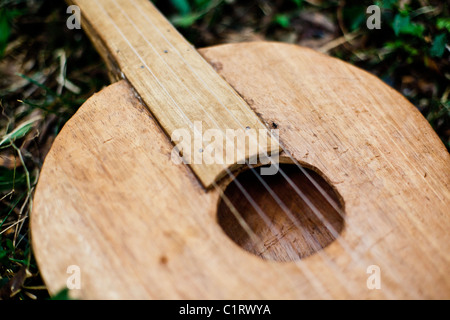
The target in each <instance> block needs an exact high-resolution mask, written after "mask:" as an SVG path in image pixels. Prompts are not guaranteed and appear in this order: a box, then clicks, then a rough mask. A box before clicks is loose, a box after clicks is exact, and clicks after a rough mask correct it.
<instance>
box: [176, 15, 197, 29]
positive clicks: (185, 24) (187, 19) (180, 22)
mask: <svg viewBox="0 0 450 320" xmlns="http://www.w3.org/2000/svg"><path fill="white" fill-rule="evenodd" d="M200 18H201V15H198V14H188V15H186V16H176V17H173V18H172V19H170V20H171V22H172V23H173V24H174V25H175V26H177V27H182V28H189V27H190V26H192V25H193V24H194V23H195V21H197V20H198V19H200Z"/></svg>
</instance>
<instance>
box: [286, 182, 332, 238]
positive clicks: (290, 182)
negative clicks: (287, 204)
mask: <svg viewBox="0 0 450 320" xmlns="http://www.w3.org/2000/svg"><path fill="white" fill-rule="evenodd" d="M290 183H292V181H291V182H290ZM330 231H331V230H330Z"/></svg>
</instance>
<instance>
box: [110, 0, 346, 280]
mask: <svg viewBox="0 0 450 320" xmlns="http://www.w3.org/2000/svg"><path fill="white" fill-rule="evenodd" d="M114 3H115V4H116V6H117V7H118V9H119V10H121V8H120V7H119V6H118V5H117V3H116V2H115V1H114ZM136 9H138V8H136ZM122 11H123V10H122ZM139 11H140V10H139ZM123 13H124V14H125V15H126V17H127V19H128V21H129V22H130V23H131V24H132V25H133V26H134V28H135V30H136V31H138V32H139V33H140V35H141V36H142V37H143V38H144V40H145V41H146V42H147V44H148V45H149V46H150V47H151V48H152V49H153V50H154V51H155V53H156V54H157V55H158V56H159V58H160V59H162V57H161V55H160V54H159V53H158V51H157V50H156V49H155V48H154V47H153V45H152V44H151V43H150V42H148V40H147V39H146V37H145V36H144V35H143V34H142V32H141V31H140V30H139V28H137V26H136V25H135V24H134V22H133V21H132V20H131V18H130V17H129V16H128V14H127V13H126V12H125V11H123ZM162 60H163V59H162ZM141 61H142V60H141ZM163 62H164V63H165V64H166V66H167V67H168V68H169V70H170V71H171V72H172V73H173V74H174V76H177V75H176V74H175V73H174V71H173V69H172V68H171V67H170V66H169V65H167V63H166V62H165V61H164V60H163ZM152 73H153V72H152ZM182 85H183V86H184V87H185V88H186V89H187V90H188V92H189V93H190V94H191V96H192V97H193V98H194V99H195V97H194V96H193V94H192V93H191V92H190V91H189V89H188V88H187V87H186V86H185V85H184V83H182ZM197 102H198V100H197ZM219 102H220V101H219ZM200 105H201V104H200ZM202 109H203V110H204V108H203V107H202ZM204 111H205V110H204ZM181 112H182V111H181ZM205 112H206V111H205ZM206 114H208V113H207V112H206ZM208 117H209V118H210V120H212V121H213V122H214V123H215V125H216V126H217V127H219V125H218V123H217V122H216V121H215V120H214V119H212V118H211V116H210V115H209V114H208ZM186 118H187V117H186ZM189 121H190V120H189ZM235 121H237V119H235ZM190 122H191V123H192V121H190ZM237 122H238V121H237ZM222 134H223V132H222ZM266 156H268V155H267V154H266ZM247 165H248V166H249V168H250V169H252V171H253V172H254V168H253V167H252V166H251V165H250V164H248V163H247ZM225 169H227V168H225ZM227 173H228V174H229V175H230V177H232V178H233V179H235V178H236V177H234V176H233V175H231V172H227ZM254 174H255V175H256V176H257V177H258V179H260V181H261V183H262V184H263V186H264V187H265V188H266V189H267V190H268V191H269V193H270V194H271V196H272V197H273V198H274V199H275V200H276V202H277V203H278V205H279V206H280V208H282V210H283V211H284V212H285V213H286V215H287V216H288V218H289V219H290V220H291V221H292V222H293V223H294V225H295V226H296V227H297V229H299V230H300V231H301V233H302V234H303V235H306V237H308V236H310V239H309V243H310V245H312V246H313V247H314V249H315V250H316V251H318V252H319V251H321V250H320V249H321V247H320V245H319V244H318V243H317V240H316V241H315V242H316V243H317V245H314V243H313V241H311V238H312V237H311V235H310V234H309V232H307V231H305V228H304V227H303V226H301V225H300V224H299V223H298V220H297V219H296V218H295V217H294V215H293V213H292V212H291V211H290V210H289V209H288V208H287V206H286V205H285V204H284V203H283V202H282V201H281V199H279V197H278V195H276V193H274V192H273V190H272V189H271V188H270V187H269V186H268V185H267V184H266V183H265V181H263V180H262V178H261V177H260V176H259V175H258V174H257V173H256V172H254ZM291 183H292V181H291ZM238 188H239V189H240V190H241V192H242V193H243V194H245V197H246V198H247V199H248V200H249V201H250V202H251V204H252V206H253V207H254V208H255V209H256V210H257V212H258V214H259V215H260V217H261V218H262V219H263V221H264V222H265V223H266V224H267V225H268V226H270V223H271V222H270V219H269V218H268V217H267V215H266V214H265V213H264V211H262V210H261V209H260V208H259V207H258V206H257V204H256V202H255V201H254V200H253V199H251V197H250V195H249V194H248V193H247V192H246V190H245V189H244V188H243V187H242V185H240V184H238ZM300 195H301V197H302V199H303V200H304V201H305V202H306V203H307V205H308V206H309V207H311V208H312V209H313V210H315V211H316V212H317V213H316V216H318V217H319V219H320V220H322V221H324V222H325V223H324V224H325V225H326V226H327V227H328V229H332V227H330V226H331V225H330V224H329V223H328V221H327V220H326V219H325V218H324V217H323V215H321V214H320V215H319V213H318V209H317V208H315V206H314V205H313V204H312V203H311V202H310V201H309V199H308V198H307V197H306V196H305V195H304V194H303V193H301V194H300ZM272 232H273V231H272ZM273 233H274V235H277V234H279V232H273ZM333 236H334V237H335V238H337V237H338V235H337V232H336V231H335V232H334V234H333ZM326 260H327V261H326V262H327V264H328V265H330V264H332V263H333V262H332V261H331V260H330V259H329V258H328V257H326ZM335 269H336V271H337V273H341V270H340V269H339V268H336V267H335ZM339 279H340V280H341V282H342V284H343V285H344V286H345V285H346V284H347V285H348V283H344V282H343V281H344V280H343V279H344V277H339Z"/></svg>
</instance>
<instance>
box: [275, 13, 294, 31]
mask: <svg viewBox="0 0 450 320" xmlns="http://www.w3.org/2000/svg"><path fill="white" fill-rule="evenodd" d="M274 21H275V22H276V23H277V24H279V25H280V26H282V27H283V28H289V26H290V25H291V19H290V18H289V17H288V16H287V15H286V14H277V15H275V17H274Z"/></svg>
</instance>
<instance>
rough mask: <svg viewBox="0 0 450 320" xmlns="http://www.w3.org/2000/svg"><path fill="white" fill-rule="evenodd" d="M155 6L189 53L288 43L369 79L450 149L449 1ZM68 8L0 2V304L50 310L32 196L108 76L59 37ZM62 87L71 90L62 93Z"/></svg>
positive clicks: (73, 39)
mask: <svg viewBox="0 0 450 320" xmlns="http://www.w3.org/2000/svg"><path fill="white" fill-rule="evenodd" d="M154 2H155V3H156V5H157V6H158V7H159V8H160V10H161V11H162V12H163V13H164V14H165V15H166V16H168V17H169V18H170V19H171V21H172V22H173V23H174V24H175V25H176V26H177V27H178V28H179V30H180V31H181V32H182V33H183V34H184V35H185V36H186V38H187V39H188V40H189V41H191V42H192V43H193V44H194V45H195V46H197V47H203V46H209V45H215V44H219V43H226V42H236V41H248V40H258V39H267V40H276V41H286V42H292V43H297V44H300V45H306V46H310V47H313V48H315V49H320V50H325V51H326V52H327V53H328V54H330V55H333V56H336V57H339V58H341V59H343V60H346V61H349V62H351V63H353V64H355V65H357V66H359V67H361V68H363V69H365V70H368V71H370V72H372V73H374V74H376V75H377V76H379V77H380V78H381V79H383V80H384V81H385V82H386V83H388V84H389V85H391V86H392V87H394V88H395V89H397V90H398V91H400V92H401V93H402V94H404V95H405V96H406V97H407V98H408V99H409V100H410V101H411V102H412V103H413V104H414V105H416V106H417V108H418V109H419V110H420V111H421V112H422V113H423V115H424V116H425V117H426V118H427V119H428V120H429V122H430V124H431V125H432V126H433V128H434V129H435V130H436V132H437V133H438V134H439V136H440V137H441V139H442V141H443V142H444V144H445V145H446V146H447V147H448V148H450V125H449V123H450V103H449V101H448V96H449V94H450V85H449V83H450V82H449V79H450V70H449V56H450V55H449V48H448V46H449V44H448V41H449V39H450V36H449V32H450V19H449V7H448V4H447V3H446V2H445V1H431V0H430V1H428V0H423V1H414V0H411V1H401V2H400V1H396V0H385V1H350V0H347V1H345V5H343V3H344V2H342V1H318V0H315V1H312V0H309V1H307V0H277V1H263V0H249V1H234V2H233V1H225V0H170V1H167V0H156V1H154ZM374 3H376V4H378V5H380V6H381V7H382V28H381V30H368V29H367V28H366V27H365V23H366V19H367V15H366V13H365V10H366V8H367V6H368V5H371V4H374ZM400 3H402V4H401V5H400ZM66 8H67V6H66V5H65V4H64V2H63V1H62V0H61V1H55V2H50V1H43V0H37V1H26V0H0V75H1V77H0V99H1V100H0V102H1V116H0V298H2V299H10V298H12V299H34V298H38V299H46V298H49V296H48V293H47V291H46V290H45V287H44V286H43V283H42V280H41V278H40V276H39V270H38V267H37V266H36V262H35V260H34V258H33V254H32V250H31V246H30V234H29V225H28V223H29V215H30V211H31V209H32V205H33V201H32V199H33V197H32V196H33V191H34V188H35V186H36V182H37V180H38V178H39V172H40V169H41V167H42V164H43V161H44V159H45V155H46V154H47V152H48V150H49V148H50V146H51V144H52V142H53V140H54V138H55V136H56V135H57V134H58V132H59V131H60V130H61V128H62V126H63V125H64V123H65V122H66V121H67V120H68V119H70V117H71V116H72V115H73V114H74V113H75V112H76V110H77V108H78V107H79V106H80V105H81V104H82V103H83V101H85V100H86V99H88V98H89V97H90V96H91V95H92V94H93V93H94V92H97V91H99V90H100V89H101V88H102V87H103V86H105V85H107V84H108V78H107V70H106V68H105V65H104V64H103V62H102V61H101V59H100V58H99V56H98V54H97V53H96V52H95V51H94V49H93V47H92V45H91V43H90V42H89V40H88V39H87V37H86V36H85V35H84V33H83V32H82V31H78V30H68V29H67V28H65V19H67V17H68V16H67V14H66ZM337 40H339V41H337ZM341 40H342V41H341ZM61 79H65V80H68V81H70V84H72V86H67V87H65V86H62V85H61ZM11 285H13V286H14V287H15V288H16V290H13V291H14V292H11V290H9V288H11ZM55 298H57V299H64V298H66V295H65V293H64V292H62V293H61V295H58V296H57V297H55Z"/></svg>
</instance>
